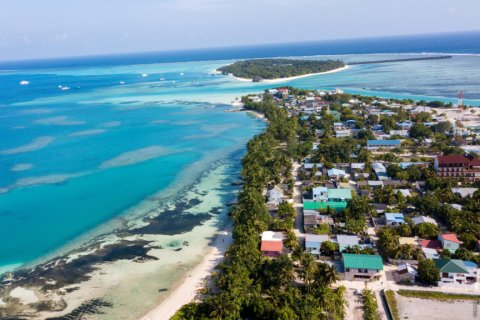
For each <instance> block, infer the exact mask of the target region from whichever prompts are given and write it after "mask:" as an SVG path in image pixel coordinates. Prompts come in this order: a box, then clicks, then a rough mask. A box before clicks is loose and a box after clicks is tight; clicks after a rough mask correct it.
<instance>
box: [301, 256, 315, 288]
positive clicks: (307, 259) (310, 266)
mask: <svg viewBox="0 0 480 320" xmlns="http://www.w3.org/2000/svg"><path fill="white" fill-rule="evenodd" d="M302 268H303V269H302V279H303V281H305V285H306V287H307V292H310V286H311V283H312V281H313V279H314V278H315V273H316V272H317V270H318V264H317V263H316V262H315V259H314V258H313V256H312V255H311V254H305V255H304V256H303V258H302Z"/></svg>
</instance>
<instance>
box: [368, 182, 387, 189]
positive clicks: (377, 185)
mask: <svg viewBox="0 0 480 320" xmlns="http://www.w3.org/2000/svg"><path fill="white" fill-rule="evenodd" d="M367 184H368V186H369V187H370V188H372V189H382V188H383V181H381V180H368V181H367Z"/></svg>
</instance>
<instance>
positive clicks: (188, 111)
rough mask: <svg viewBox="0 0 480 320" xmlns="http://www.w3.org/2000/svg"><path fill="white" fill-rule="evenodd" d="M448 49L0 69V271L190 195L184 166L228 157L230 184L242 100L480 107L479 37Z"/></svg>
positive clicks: (380, 47) (312, 49) (194, 55)
mask: <svg viewBox="0 0 480 320" xmlns="http://www.w3.org/2000/svg"><path fill="white" fill-rule="evenodd" d="M449 37H450V35H446V36H444V38H438V37H437V38H435V37H434V40H435V41H433V40H432V41H431V42H428V39H427V40H425V39H424V38H421V39H418V38H411V39H410V41H408V39H407V40H406V39H403V38H402V39H396V40H395V39H394V40H391V39H390V40H388V39H377V40H374V39H370V40H368V41H364V42H362V43H359V42H358V41H356V42H355V41H352V42H351V43H350V44H348V42H345V41H344V42H338V43H336V44H335V43H333V44H330V45H328V44H325V43H319V44H295V45H277V46H270V47H269V46H261V47H245V48H233V49H221V50H220V49H219V50H211V51H208V50H201V51H191V52H176V53H175V52H173V53H168V54H166V53H159V54H154V53H151V54H144V55H141V54H140V55H131V56H128V55H124V56H114V57H112V58H105V57H88V58H70V59H63V60H48V61H26V62H5V63H0V88H1V90H0V273H2V271H6V270H11V269H14V268H16V267H21V266H26V265H31V264H32V263H34V262H36V261H41V260H42V258H45V257H48V256H51V255H52V254H54V253H55V252H57V251H58V250H59V249H61V248H62V247H65V246H66V245H67V244H69V245H73V244H75V242H77V241H79V239H86V238H88V235H89V234H90V233H91V232H93V231H94V230H96V229H98V228H99V227H100V226H102V225H105V224H108V222H109V221H111V220H112V219H118V218H119V217H122V218H124V219H128V215H129V213H130V212H133V211H135V208H136V207H137V206H138V205H139V204H140V203H142V201H144V200H145V199H148V198H149V197H151V196H152V195H154V194H161V193H162V192H168V191H169V190H171V188H172V186H173V185H179V184H181V185H183V186H185V187H188V185H189V184H191V183H193V176H192V177H191V179H190V177H189V172H190V171H188V170H190V169H191V168H192V166H194V165H195V164H201V167H200V168H197V169H198V170H199V171H200V172H201V171H202V170H207V169H211V168H212V166H215V164H216V163H218V161H228V160H229V159H230V160H232V159H234V160H235V161H234V162H232V163H233V164H232V165H233V166H234V169H232V171H231V173H230V177H229V179H231V180H235V179H238V169H239V166H240V162H239V159H240V156H241V155H242V154H243V152H244V149H245V144H246V143H247V142H248V140H249V139H250V138H251V137H252V136H253V135H255V134H258V133H259V132H261V131H262V130H263V128H264V126H265V124H264V123H263V122H262V121H260V120H258V119H256V118H255V117H252V116H251V115H248V114H246V113H242V112H225V111H226V110H228V109H231V108H232V106H231V105H230V102H231V101H233V100H234V99H235V98H236V97H240V96H242V95H243V94H246V93H254V92H260V91H263V90H265V89H268V88H273V87H279V86H282V85H290V86H297V87H301V88H307V89H333V88H340V89H343V90H345V91H346V92H349V93H357V94H365V95H377V96H381V97H395V98H412V99H425V100H442V101H451V102H455V101H456V96H457V92H458V90H463V91H464V92H465V101H464V103H465V104H470V105H476V106H478V105H480V34H479V33H471V34H467V35H465V36H464V37H463V38H461V39H462V41H463V42H462V43H457V42H458V41H457V42H452V41H451V38H449ZM452 37H453V36H452ZM442 39H443V40H442ZM455 39H458V37H457V38H455ZM402 41H403V42H404V44H403V46H401V50H399V46H398V43H399V42H402ZM442 41H443V42H442ZM365 43H367V44H368V46H367V45H366V44H365ZM422 43H423V46H422ZM425 43H435V46H434V47H429V46H428V45H426V44H425ZM335 45H336V46H337V47H335ZM362 45H363V47H362ZM349 46H350V47H349ZM409 46H410V47H409ZM302 48H303V49H302ZM349 48H350V50H349ZM362 48H363V49H362ZM435 52H437V53H453V57H452V58H451V59H447V60H431V61H417V62H403V63H386V64H371V65H355V66H351V67H350V68H348V69H346V70H343V71H340V72H336V73H330V74H325V75H316V76H311V77H306V78H302V79H297V80H293V81H288V82H284V83H280V84H267V83H250V82H240V81H237V80H235V79H234V78H232V77H229V76H224V75H218V74H215V73H214V72H213V71H214V70H215V69H216V68H218V67H220V66H222V65H225V64H228V63H232V62H233V61H235V60H236V59H243V58H258V57H265V56H275V57H277V56H283V57H292V56H293V57H307V58H308V59H325V58H340V59H343V60H345V61H346V62H347V63H348V62H353V61H365V60H370V59H373V60H381V59H391V58H404V57H405V56H412V57H413V56H425V55H427V54H431V53H435ZM22 81H28V84H24V85H21V84H20V83H21V82H22ZM228 174H229V173H228V172H227V175H228ZM225 201H227V200H225ZM135 212H136V213H137V214H138V213H139V212H138V210H136V211H135ZM140 214H141V213H140ZM163 223H165V224H167V226H166V227H167V228H168V224H169V223H172V224H173V223H174V221H168V220H167V221H164V222H163ZM198 223H201V222H198ZM179 232H180V231H179Z"/></svg>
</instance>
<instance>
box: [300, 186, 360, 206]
mask: <svg viewBox="0 0 480 320" xmlns="http://www.w3.org/2000/svg"><path fill="white" fill-rule="evenodd" d="M351 199H352V190H351V189H328V190H327V201H304V202H303V209H304V210H319V209H328V208H331V209H334V210H337V211H343V210H344V209H345V208H346V207H347V201H348V200H351Z"/></svg>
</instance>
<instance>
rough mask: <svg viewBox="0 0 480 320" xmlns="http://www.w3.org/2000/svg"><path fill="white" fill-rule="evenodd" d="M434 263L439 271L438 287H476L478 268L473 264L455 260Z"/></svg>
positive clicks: (437, 260)
mask: <svg viewBox="0 0 480 320" xmlns="http://www.w3.org/2000/svg"><path fill="white" fill-rule="evenodd" d="M434 261H435V265H436V266H437V268H438V269H439V270H440V281H439V282H438V285H439V286H454V287H458V286H462V287H465V286H474V287H476V286H477V280H478V272H477V268H478V266H477V265H476V264H475V263H474V262H471V261H463V260H457V259H450V260H449V259H436V260H434Z"/></svg>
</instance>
